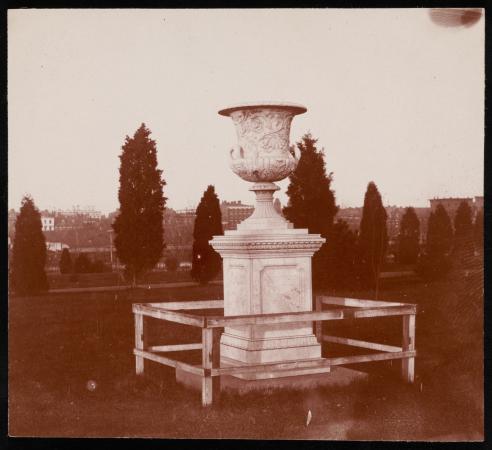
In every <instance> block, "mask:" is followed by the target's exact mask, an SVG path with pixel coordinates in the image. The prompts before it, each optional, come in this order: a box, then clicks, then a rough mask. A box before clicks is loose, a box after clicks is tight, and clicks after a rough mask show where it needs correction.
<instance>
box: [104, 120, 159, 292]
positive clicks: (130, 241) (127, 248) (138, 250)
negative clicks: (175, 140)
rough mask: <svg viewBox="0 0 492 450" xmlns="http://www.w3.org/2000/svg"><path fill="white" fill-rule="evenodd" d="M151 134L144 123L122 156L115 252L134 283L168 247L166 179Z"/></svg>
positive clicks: (124, 146)
mask: <svg viewBox="0 0 492 450" xmlns="http://www.w3.org/2000/svg"><path fill="white" fill-rule="evenodd" d="M149 135H150V130H149V129H148V128H146V126H145V124H142V125H141V126H140V128H139V129H138V130H137V131H136V132H135V134H134V136H133V138H130V137H128V136H127V137H126V141H125V144H124V145H123V147H122V153H121V155H120V161H121V164H120V189H119V192H118V199H119V202H120V208H119V214H118V216H117V217H116V219H115V221H114V223H113V229H114V231H115V239H114V244H115V247H116V252H117V254H118V258H119V260H120V261H121V262H122V263H123V264H124V265H125V272H126V275H127V277H128V278H129V279H130V280H131V281H132V284H133V285H134V286H135V284H136V281H137V278H138V276H139V275H140V274H142V273H144V272H145V271H147V270H150V269H152V268H153V267H154V266H155V265H156V263H157V262H158V261H159V259H160V257H161V255H162V251H163V250H164V248H165V244H164V236H163V226H162V222H163V213H164V207H165V204H166V200H167V199H166V197H164V194H163V187H164V186H165V185H166V182H165V181H164V180H163V179H162V170H159V169H158V168H157V150H156V144H155V141H154V140H152V139H150V138H149Z"/></svg>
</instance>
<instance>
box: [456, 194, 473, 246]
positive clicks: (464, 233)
mask: <svg viewBox="0 0 492 450" xmlns="http://www.w3.org/2000/svg"><path fill="white" fill-rule="evenodd" d="M454 247H455V248H454V249H455V252H457V253H458V252H469V251H473V222H472V211H471V208H470V206H469V205H468V203H467V202H465V201H462V202H460V204H459V205H458V209H457V210H456V214H455V216H454Z"/></svg>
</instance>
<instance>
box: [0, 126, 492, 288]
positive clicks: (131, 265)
mask: <svg viewBox="0 0 492 450" xmlns="http://www.w3.org/2000/svg"><path fill="white" fill-rule="evenodd" d="M150 133H151V132H150V130H149V129H148V128H147V127H146V126H145V124H142V125H141V126H140V128H139V129H138V130H137V131H136V132H135V134H134V135H133V137H132V138H130V137H128V136H126V139H125V143H124V145H123V146H122V153H121V155H120V157H119V158H120V168H119V183H120V186H119V191H118V200H119V204H120V207H119V212H118V214H117V216H116V218H115V220H114V222H113V224H112V228H113V230H114V232H115V240H114V244H115V249H116V254H117V257H118V259H119V261H120V262H121V263H122V264H123V265H124V267H125V277H126V278H127V280H128V281H129V282H130V283H131V284H132V285H136V284H137V281H138V279H139V277H140V276H141V275H142V274H144V273H145V272H147V271H149V270H151V269H153V268H154V267H155V265H156V264H157V262H158V261H159V259H160V258H161V256H162V253H163V251H164V249H165V242H164V229H163V213H164V209H165V205H166V201H167V198H166V197H165V196H164V191H163V189H164V186H165V185H166V182H165V180H164V179H163V177H162V170H160V169H159V168H158V167H157V148H156V143H155V141H154V140H152V139H151V138H150ZM295 145H297V147H298V149H299V150H300V153H301V158H300V160H299V164H298V166H297V168H296V170H294V172H293V173H292V174H291V175H290V177H289V186H288V188H287V196H288V199H289V200H288V204H287V206H285V207H284V208H283V211H282V212H283V215H284V216H285V218H286V219H287V220H289V221H290V222H292V223H293V224H294V226H295V227H296V228H307V229H308V230H309V232H310V233H319V234H320V235H321V236H322V237H324V238H325V239H326V242H325V244H323V246H322V247H321V248H320V250H319V251H318V252H317V253H315V255H314V257H313V264H312V268H313V269H312V276H313V287H314V288H315V289H323V288H327V287H347V286H357V287H370V288H374V289H375V290H376V294H377V291H378V289H379V279H380V273H381V271H382V268H383V263H384V261H385V256H386V251H387V247H388V234H387V227H386V221H387V214H386V210H385V208H384V206H383V203H382V199H381V195H380V193H379V191H378V188H377V186H376V184H375V183H374V182H372V181H371V182H369V183H368V185H367V190H366V192H365V195H364V204H363V209H362V218H361V222H360V226H359V229H358V230H357V231H352V230H351V229H350V228H349V226H348V224H347V222H345V221H344V220H340V219H336V215H337V212H338V209H339V208H338V206H337V205H336V198H335V193H334V191H333V189H332V187H331V184H332V181H333V173H327V172H326V167H325V160H324V150H323V149H322V148H321V149H319V148H318V146H317V139H315V138H313V137H312V136H311V134H310V133H307V134H305V135H304V136H303V137H302V138H301V140H300V141H299V142H297V143H296V144H295ZM292 151H293V149H292ZM335 219H336V220H335ZM221 234H223V228H222V218H221V211H220V203H219V198H218V196H217V194H216V193H215V189H214V186H213V185H210V186H208V187H207V189H206V190H205V192H204V194H203V196H202V198H201V200H200V203H199V205H198V207H197V209H196V219H195V224H194V231H193V256H192V270H191V277H192V278H193V279H194V280H196V281H198V282H200V283H207V282H208V281H210V280H211V279H213V278H214V277H215V276H217V274H218V273H219V272H220V270H221V266H222V263H221V258H220V255H219V254H218V253H216V252H215V251H214V250H213V248H212V247H211V246H210V245H209V241H210V239H212V237H213V236H215V235H221ZM482 247H483V211H480V212H479V213H478V214H477V216H476V218H475V221H474V222H473V221H472V213H471V210H470V207H469V205H468V204H467V203H466V202H462V203H461V204H460V205H459V208H458V210H457V213H456V216H455V218H454V227H453V224H452V223H451V219H450V217H449V215H448V214H447V212H446V210H445V208H444V207H443V206H442V205H438V207H437V208H436V210H435V211H433V212H431V214H430V217H429V220H428V225H427V236H426V241H425V245H424V248H423V249H421V248H420V222H419V219H418V217H417V215H416V213H415V210H414V209H413V208H411V207H408V208H406V210H405V213H404V215H403V217H402V219H401V223H400V233H399V236H398V250H397V257H398V262H399V263H401V264H413V265H416V267H417V272H418V273H420V274H421V275H422V276H424V277H427V278H438V277H440V276H443V275H444V274H446V273H447V271H449V269H450V267H451V260H452V257H454V260H456V261H459V263H460V264H463V265H466V264H467V262H468V261H469V260H470V258H472V254H473V251H474V249H481V248H482ZM45 262H46V242H45V238H44V235H43V232H42V225H41V216H40V213H39V211H38V209H37V208H36V206H35V205H34V201H33V199H32V198H31V197H30V196H25V197H24V198H23V200H22V205H21V209H20V213H19V216H18V217H17V221H16V224H15V237H14V243H13V250H12V258H11V264H10V288H11V289H12V290H13V291H14V292H16V293H19V294H30V293H36V292H42V291H45V290H47V289H48V281H47V277H46V274H45V271H44V266H45ZM166 263H167V261H166ZM100 265H101V264H99V263H98V262H97V261H90V260H89V259H88V258H87V257H86V256H85V255H83V254H81V255H78V256H77V258H76V260H75V261H73V262H72V260H71V257H70V254H69V252H68V251H63V252H62V256H61V260H60V270H61V272H62V273H64V272H65V273H70V272H75V271H78V272H79V273H83V272H91V271H101V270H104V268H103V267H99V266H100ZM176 267H177V261H169V268H170V269H171V270H176ZM173 268H174V269H173Z"/></svg>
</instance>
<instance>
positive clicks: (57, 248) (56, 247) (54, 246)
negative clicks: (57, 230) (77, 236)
mask: <svg viewBox="0 0 492 450" xmlns="http://www.w3.org/2000/svg"><path fill="white" fill-rule="evenodd" d="M46 248H47V250H49V251H50V252H61V251H62V250H63V249H64V248H70V247H69V246H68V245H66V244H64V243H62V242H46Z"/></svg>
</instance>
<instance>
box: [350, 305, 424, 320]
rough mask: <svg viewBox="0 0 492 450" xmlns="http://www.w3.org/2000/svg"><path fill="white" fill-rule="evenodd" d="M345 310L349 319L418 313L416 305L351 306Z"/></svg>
mask: <svg viewBox="0 0 492 450" xmlns="http://www.w3.org/2000/svg"><path fill="white" fill-rule="evenodd" d="M344 311H345V315H344V316H345V318H347V319H351V318H353V319H363V318H366V317H385V316H406V315H409V314H416V313H417V307H416V306H415V305H405V306H385V307H378V308H351V309H345V310H344Z"/></svg>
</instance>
